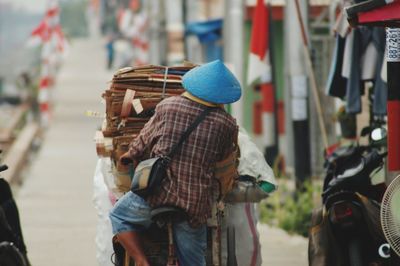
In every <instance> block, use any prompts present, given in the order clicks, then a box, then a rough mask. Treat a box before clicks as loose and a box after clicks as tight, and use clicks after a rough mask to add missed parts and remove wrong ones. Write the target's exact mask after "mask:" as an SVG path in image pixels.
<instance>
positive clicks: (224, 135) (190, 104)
mask: <svg viewBox="0 0 400 266" xmlns="http://www.w3.org/2000/svg"><path fill="white" fill-rule="evenodd" d="M205 108H206V106H205V105H202V104H200V103H197V102H195V101H192V100H189V99H187V98H186V97H183V96H177V97H171V98H168V99H166V100H164V101H163V102H161V103H160V104H159V105H158V106H157V109H156V114H155V117H154V119H153V121H152V122H151V128H150V127H145V128H144V129H143V132H142V133H141V135H145V137H146V136H147V137H148V139H147V140H146V141H145V142H146V143H148V145H149V146H150V147H149V148H150V150H151V154H150V155H151V157H154V156H161V155H166V154H168V152H169V151H170V150H171V147H172V146H173V145H174V144H176V143H177V142H178V141H179V138H180V137H181V136H182V134H183V133H184V132H185V131H186V129H187V128H188V127H189V126H190V125H191V124H192V123H193V121H194V120H195V119H196V118H197V117H198V116H199V115H200V113H201V112H202V111H203V110H204V109H205ZM235 137H237V126H236V122H235V120H234V119H233V118H232V117H231V116H230V115H229V114H227V113H226V112H225V111H224V110H223V109H222V108H215V110H213V111H211V112H210V113H209V114H208V115H207V117H206V118H205V119H204V120H203V121H202V122H201V123H200V124H199V125H198V126H197V127H196V128H195V129H194V131H193V132H192V133H191V134H190V135H189V137H188V138H187V139H186V140H185V142H184V143H183V144H182V146H181V148H180V149H179V150H178V152H177V154H176V155H175V156H174V157H173V159H172V161H171V164H170V167H169V169H168V177H167V178H166V179H165V180H164V181H163V184H162V186H161V188H160V189H159V190H158V191H157V192H156V193H155V194H154V195H152V196H150V197H149V198H148V199H147V200H148V202H149V203H150V205H152V206H159V205H173V206H178V207H180V208H182V209H184V210H185V211H186V212H187V213H188V214H189V217H190V220H191V222H192V223H193V224H197V223H204V222H205V221H206V219H207V218H208V216H209V213H210V202H209V201H210V195H211V192H212V191H211V187H212V184H213V180H212V179H213V170H214V165H215V163H216V162H217V161H218V160H221V159H223V158H224V157H225V155H227V154H229V153H230V152H231V151H232V149H233V143H234V138H235ZM134 145H135V144H133V145H131V147H132V148H139V147H138V146H136V147H135V146H134Z"/></svg>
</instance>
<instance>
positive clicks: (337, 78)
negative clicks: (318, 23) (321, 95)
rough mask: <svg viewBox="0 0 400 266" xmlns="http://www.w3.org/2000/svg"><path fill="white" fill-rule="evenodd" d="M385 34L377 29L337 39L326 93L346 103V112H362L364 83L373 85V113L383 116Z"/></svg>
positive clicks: (361, 30)
mask: <svg viewBox="0 0 400 266" xmlns="http://www.w3.org/2000/svg"><path fill="white" fill-rule="evenodd" d="M384 54H385V31H384V29H382V28H378V27H358V28H355V29H353V30H352V31H351V32H350V33H349V34H347V36H346V37H345V38H342V37H341V35H339V34H338V35H337V36H336V44H335V50H334V54H333V59H332V64H331V69H330V73H329V78H328V81H327V85H326V92H327V94H328V95H330V96H334V97H338V98H341V99H343V100H345V101H346V112H347V113H349V114H357V113H360V112H361V95H363V93H364V85H365V84H364V83H365V82H366V81H371V82H372V83H373V95H374V97H373V105H372V106H373V110H372V111H373V113H374V114H375V115H385V114H386V99H387V85H386V82H385V81H384V80H383V79H382V76H381V72H382V68H383V61H384Z"/></svg>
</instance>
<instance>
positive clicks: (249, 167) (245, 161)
mask: <svg viewBox="0 0 400 266" xmlns="http://www.w3.org/2000/svg"><path fill="white" fill-rule="evenodd" d="M238 139H239V141H238V144H239V149H240V159H239V167H238V171H239V174H240V175H249V176H252V177H255V178H257V180H258V181H266V182H269V183H271V184H273V185H275V187H276V180H275V175H274V172H273V171H272V168H271V167H270V166H269V165H268V163H267V162H266V161H265V158H264V155H263V154H262V153H261V152H260V150H259V149H258V148H257V146H256V144H254V142H253V141H252V140H251V139H250V137H249V135H248V134H247V133H246V132H245V131H244V130H243V129H240V130H239V137H238Z"/></svg>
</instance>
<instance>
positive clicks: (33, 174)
mask: <svg viewBox="0 0 400 266" xmlns="http://www.w3.org/2000/svg"><path fill="white" fill-rule="evenodd" d="M71 46H72V47H71V51H70V54H69V56H68V58H67V60H66V61H65V65H64V66H63V68H62V71H61V73H60V75H59V76H58V80H57V87H56V90H55V91H54V96H55V101H54V103H55V110H54V113H53V115H54V116H53V119H52V122H51V125H50V128H49V130H48V131H47V132H46V136H45V141H44V143H43V145H42V147H41V150H40V151H39V153H38V155H37V156H36V158H35V159H34V161H33V164H32V167H31V170H30V172H28V173H27V176H25V182H24V184H23V187H22V188H21V190H20V191H19V194H18V196H17V202H18V204H19V207H20V215H21V221H22V228H23V231H24V237H25V241H26V245H27V247H28V256H29V258H30V259H31V262H32V265H33V266H46V265H49V266H50V265H51V266H54V265H57V266H63V265H65V266H73V265H76V266H78V265H79V266H81V265H88V266H89V265H96V256H95V242H94V237H95V231H96V212H95V209H94V207H93V203H92V195H93V173H94V169H95V165H96V161H97V156H96V151H95V144H94V141H93V136H94V132H95V130H96V127H98V126H99V124H100V121H101V120H99V119H98V118H89V117H86V116H85V111H86V110H99V111H102V110H103V109H104V106H102V105H101V103H100V100H101V98H100V96H101V93H102V91H103V90H104V88H105V86H106V82H107V80H109V79H110V78H111V73H107V72H105V60H103V59H104V51H103V50H102V42H101V40H99V39H95V40H93V39H85V40H76V41H74V42H73V43H72V45H71Z"/></svg>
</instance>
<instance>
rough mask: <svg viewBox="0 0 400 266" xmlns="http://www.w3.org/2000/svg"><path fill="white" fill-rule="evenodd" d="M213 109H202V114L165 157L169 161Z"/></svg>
mask: <svg viewBox="0 0 400 266" xmlns="http://www.w3.org/2000/svg"><path fill="white" fill-rule="evenodd" d="M213 109H215V108H212V107H207V108H206V109H204V111H203V112H201V114H200V115H199V116H198V117H197V118H196V120H195V121H194V122H193V123H192V124H191V125H190V126H189V128H188V129H187V130H186V131H185V133H183V134H182V136H181V138H180V139H179V142H178V143H177V144H175V145H174V146H173V147H172V149H171V151H170V152H169V154H168V155H167V157H168V158H169V159H172V157H173V156H174V155H175V153H176V152H177V151H178V149H179V148H180V146H181V145H182V143H183V142H184V141H185V140H186V139H187V137H188V136H189V135H190V133H192V131H193V130H194V129H195V128H196V127H197V126H198V125H199V124H200V123H201V121H203V120H204V118H205V117H206V116H207V115H208V114H209V113H210V112H211V111H212V110H213Z"/></svg>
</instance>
